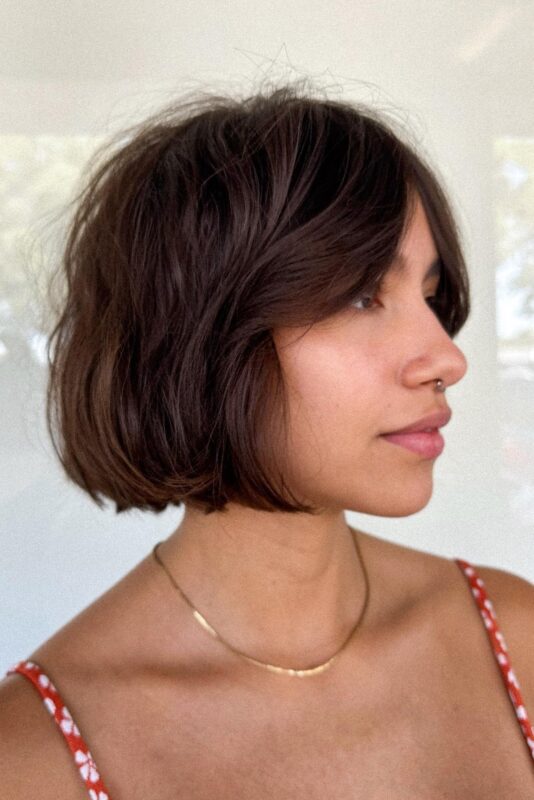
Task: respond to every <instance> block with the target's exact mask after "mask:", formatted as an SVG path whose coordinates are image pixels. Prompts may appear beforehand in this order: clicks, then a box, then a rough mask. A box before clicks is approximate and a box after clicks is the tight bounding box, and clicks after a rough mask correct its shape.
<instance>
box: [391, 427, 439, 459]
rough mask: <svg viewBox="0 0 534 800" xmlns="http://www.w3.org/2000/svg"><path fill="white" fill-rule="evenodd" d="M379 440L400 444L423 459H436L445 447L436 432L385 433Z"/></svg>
mask: <svg viewBox="0 0 534 800" xmlns="http://www.w3.org/2000/svg"><path fill="white" fill-rule="evenodd" d="M381 438H382V439H387V441H388V442H393V444H400V445H401V446H402V447H406V449H407V450H411V451H412V452H413V453H417V454H418V455H420V456H423V457H424V458H436V457H437V456H439V455H440V454H441V453H442V452H443V448H444V447H445V440H444V439H443V436H442V435H441V433H440V432H439V431H438V430H435V431H432V432H431V433H423V432H421V431H419V432H418V433H387V434H383V435H382V437H381Z"/></svg>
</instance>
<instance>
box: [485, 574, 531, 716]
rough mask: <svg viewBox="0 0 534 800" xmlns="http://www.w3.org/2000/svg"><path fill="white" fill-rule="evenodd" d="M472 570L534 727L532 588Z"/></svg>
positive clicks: (508, 576) (511, 578)
mask: <svg viewBox="0 0 534 800" xmlns="http://www.w3.org/2000/svg"><path fill="white" fill-rule="evenodd" d="M472 566H473V567H474V569H475V571H476V573H477V575H478V577H479V578H480V579H481V581H482V582H483V584H484V587H485V589H486V594H487V596H488V599H489V600H490V601H491V603H492V605H493V610H494V613H495V617H496V620H497V625H498V627H499V630H500V632H501V634H502V636H503V638H504V641H505V643H506V646H507V649H508V655H509V658H510V663H511V665H512V669H513V671H514V674H515V676H516V678H517V680H518V683H519V685H520V688H521V694H522V696H523V700H524V703H525V708H526V710H527V714H528V716H529V719H530V722H531V723H533V724H534V584H532V583H531V582H530V581H529V580H527V579H526V578H523V577H521V576H519V575H516V574H515V573H513V572H510V571H508V570H504V569H499V568H497V567H488V566H484V565H482V564H473V565H472Z"/></svg>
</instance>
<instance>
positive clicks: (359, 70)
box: [0, 0, 534, 673]
mask: <svg viewBox="0 0 534 800" xmlns="http://www.w3.org/2000/svg"><path fill="white" fill-rule="evenodd" d="M0 30H1V31H2V43H1V47H0V93H1V94H0V96H1V103H0V211H1V213H0V291H1V294H0V433H1V435H0V455H1V458H0V511H1V516H0V591H1V596H0V600H1V602H0V673H1V672H2V671H3V670H4V669H7V667H8V666H9V665H10V664H11V663H13V662H14V661H16V660H18V659H20V658H23V657H25V656H26V655H27V654H28V653H29V652H31V650H33V649H34V648H35V647H36V646H37V645H38V644H39V643H41V642H42V641H43V640H44V639H45V638H48V636H50V635H51V634H52V633H53V632H54V631H55V630H56V629H57V628H58V627H60V626H61V625H62V624H63V623H64V622H66V621H67V620H68V619H70V618H71V617H72V616H73V615H74V614H75V613H77V612H78V611H79V610H81V609H82V608H83V607H85V606H86V605H87V604H88V603H89V602H91V601H92V600H93V599H94V598H95V597H96V596H97V595H99V594H100V593H101V592H103V591H104V590H105V589H106V588H108V587H109V586H110V585H111V584H112V583H114V582H115V581H116V580H118V579H119V578H120V577H121V576H122V575H123V574H124V573H125V572H126V571H127V570H128V569H130V568H131V567H132V566H133V565H134V564H135V563H137V561H139V560H140V559H141V558H142V557H144V556H145V555H146V553H147V552H148V551H149V549H150V548H151V547H152V545H153V544H154V542H155V541H157V540H159V539H161V538H164V537H165V536H167V535H168V534H169V533H170V532H171V531H172V530H173V529H174V528H175V527H176V525H177V524H178V523H179V521H180V517H181V511H178V510H177V509H174V510H170V511H167V512H165V513H164V514H162V515H159V516H155V515H152V514H141V513H130V514H128V515H126V516H125V515H121V516H120V517H115V516H114V515H113V512H112V511H106V512H102V511H99V510H98V509H97V508H96V507H95V506H94V505H93V504H92V503H91V501H90V500H89V499H88V498H86V497H85V496H84V495H83V493H82V492H81V491H80V490H78V489H77V488H75V487H74V486H72V485H70V484H68V483H67V482H66V480H65V479H64V477H63V475H62V473H61V471H60V468H59V466H58V464H57V462H56V461H55V458H54V457H53V455H52V449H51V445H50V443H49V441H48V437H47V433H46V431H45V427H44V397H43V388H44V381H45V374H44V367H43V361H42V352H43V351H42V346H43V341H42V335H40V332H39V326H38V315H39V293H38V285H39V276H40V275H41V276H42V275H44V274H45V271H46V268H47V266H46V264H47V261H46V258H47V257H48V258H49V257H50V253H51V252H53V242H54V235H55V231H57V230H58V228H57V227H55V226H56V225H57V224H59V223H56V222H55V221H54V219H53V217H54V214H55V213H56V212H59V211H60V210H61V204H62V202H64V200H65V199H66V198H67V197H68V192H69V190H70V188H71V187H72V186H73V185H74V182H75V180H76V178H77V177H78V175H79V173H80V169H81V167H82V166H83V163H84V159H86V158H87V156H88V155H89V153H90V151H91V149H92V147H94V145H95V143H96V142H97V140H98V139H99V138H100V137H103V136H104V137H105V136H106V135H108V134H111V133H112V132H113V131H114V130H115V129H116V128H120V127H124V126H125V125H127V124H131V123H133V122H135V121H136V120H137V119H140V118H142V117H143V116H145V115H147V114H148V113H149V112H150V111H151V110H153V109H155V108H156V107H158V106H160V105H162V104H164V103H166V102H167V101H168V100H169V99H170V97H171V95H172V94H173V93H175V92H178V93H180V92H182V91H183V90H186V89H191V88H193V87H198V88H199V89H203V90H211V89H213V90H221V91H226V90H232V88H238V89H240V90H242V89H250V90H252V89H253V88H254V86H255V85H256V84H257V82H258V81H259V80H262V79H264V78H265V77H266V76H270V77H271V78H272V80H273V81H276V82H281V81H283V80H284V79H287V80H293V79H295V78H297V77H299V76H303V75H308V76H310V77H311V78H313V79H315V81H316V82H317V83H319V84H320V85H322V86H324V87H325V88H327V90H328V91H329V93H330V95H331V96H333V97H336V96H339V97H340V98H347V99H351V98H352V99H360V100H364V101H367V102H371V103H376V104H377V105H378V106H379V107H383V108H386V109H389V110H394V109H397V110H398V112H397V113H398V114H399V115H400V116H401V118H403V119H404V120H405V121H406V124H407V125H408V127H409V128H410V129H411V130H412V131H413V135H414V137H415V138H416V139H417V140H419V141H420V142H421V143H422V144H423V145H424V147H425V149H426V151H427V153H428V154H429V155H430V157H431V158H432V159H433V161H434V163H435V164H436V165H437V167H438V169H439V170H440V172H441V174H442V175H443V176H444V178H445V180H446V182H447V186H448V188H449V191H450V192H451V194H452V197H453V201H454V204H455V207H456V210H457V213H458V216H459V220H460V224H461V227H462V229H463V232H464V237H465V242H466V254H467V257H468V263H469V269H470V274H471V280H472V290H473V294H472V301H473V311H472V315H471V317H470V319H469V321H468V323H467V324H466V326H465V328H464V330H463V331H462V332H461V333H460V335H459V336H458V337H457V339H456V341H457V342H458V344H459V346H460V347H461V348H462V349H463V351H464V353H465V355H466V357H467V360H468V363H469V369H468V372H467V374H466V376H465V378H464V379H463V380H462V381H461V382H460V383H459V384H458V385H457V386H454V387H452V388H451V389H449V390H448V392H447V399H448V402H449V405H450V406H451V408H452V409H453V414H454V416H453V420H452V421H451V423H450V425H449V426H448V427H447V430H446V442H447V444H446V448H445V451H444V453H443V455H442V456H441V457H440V458H439V459H438V461H437V462H436V465H435V468H434V475H435V481H434V494H433V497H432V500H431V502H430V503H429V505H428V506H427V507H426V508H425V509H424V510H423V511H421V512H420V513H419V514H416V515H414V516H412V517H407V518H401V519H388V518H379V517H370V516H366V515H359V514H353V513H349V514H348V515H347V519H348V521H349V522H352V523H354V524H355V525H358V526H360V527H362V528H363V529H364V530H367V531H369V532H371V533H374V534H376V535H381V536H383V537H384V538H388V539H392V540H395V541H398V542H400V543H405V544H408V545H411V546H414V547H416V548H420V549H424V550H428V551H431V552H435V553H438V554H441V555H444V556H447V557H451V558H452V557H454V556H461V557H463V558H466V559H468V560H471V561H474V562H478V563H483V564H487V565H493V566H499V567H501V568H504V569H509V570H511V571H514V572H516V573H517V574H519V575H523V576H524V577H527V578H528V579H530V580H534V537H533V535H534V416H533V409H534V403H533V399H534V395H533V391H532V389H533V387H534V382H533V378H534V307H531V308H530V317H529V316H528V313H527V312H528V310H529V309H528V307H527V301H528V297H527V295H528V292H529V291H531V292H532V291H533V290H534V277H533V272H534V270H533V266H532V255H531V254H530V252H529V247H530V248H531V246H532V243H533V241H534V188H533V182H534V102H533V89H532V87H533V86H534V60H533V58H532V51H533V44H534V41H533V38H534V35H533V33H532V31H533V30H534V4H533V3H532V2H522V3H513V2H507V3H503V2H501V1H499V2H493V0H474V1H473V2H460V1H459V0H454V1H453V0H431V1H430V0H378V1H376V2H361V0H346V2H340V0H330V2H329V3H324V2H322V3H318V2H316V3H310V2H309V0H306V2H303V0H293V2H292V3H288V2H280V0H274V1H272V2H267V1H266V0H264V2H262V3H258V4H257V5H256V6H255V7H253V6H252V7H251V5H250V2H245V1H244V0H233V2H229V3H217V2H214V1H213V0H204V2H203V3H201V4H199V3H192V2H184V0H152V2H151V3H148V2H147V1H145V2H134V1H133V0H122V2H114V3H104V2H96V3H91V4H89V3H85V2H81V0H69V2H66V0H57V1H56V2H54V3H53V4H52V3H43V2H42V0H40V2H37V0H33V2H31V1H29V2H26V3H20V0H17V2H15V1H14V0H4V2H3V4H2V7H1V10H0ZM508 137H514V139H513V140H511V139H509V138H508ZM507 226H508V227H507ZM510 226H511V227H510ZM510 230H511V231H512V234H514V232H515V233H517V236H515V238H511V234H510ZM518 236H519V239H518ZM36 237H37V242H38V248H37V251H35V250H34V242H35V240H36ZM45 240H46V242H45ZM41 242H42V243H43V247H44V245H45V243H46V245H47V246H48V248H49V249H48V251H46V252H45V250H43V255H42V259H41V260H42V264H43V266H42V267H41V266H38V264H39V256H40V250H39V247H40V246H41ZM30 257H31V259H32V260H30ZM514 265H515V269H516V281H522V283H523V289H522V292H523V294H522V295H521V290H520V289H517V288H516V289H515V295H514V294H513V293H512V289H511V287H510V278H509V277H507V276H508V272H507V271H506V269H507V268H508V269H509V268H510V267H511V266H512V267H513V266H514ZM41 270H43V272H41ZM497 288H498V296H497ZM521 297H523V306H524V308H523V309H522V310H521V309H520V308H519V306H518V305H517V302H518V299H519V300H520V299H521ZM514 326H516V327H520V326H522V329H523V330H522V332H517V331H516V330H515V327H514ZM529 359H530V361H529Z"/></svg>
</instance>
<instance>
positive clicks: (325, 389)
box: [288, 350, 384, 460]
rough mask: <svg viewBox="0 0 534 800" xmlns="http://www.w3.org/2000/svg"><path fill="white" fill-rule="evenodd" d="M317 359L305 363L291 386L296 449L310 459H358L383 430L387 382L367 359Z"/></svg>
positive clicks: (330, 356)
mask: <svg viewBox="0 0 534 800" xmlns="http://www.w3.org/2000/svg"><path fill="white" fill-rule="evenodd" d="M315 356H316V357H315V358H314V359H313V360H310V362H309V363H303V360H301V361H300V362H299V364H298V368H296V369H294V370H293V373H292V380H291V384H290V385H288V390H289V392H290V410H291V413H290V420H291V431H292V439H293V445H294V446H295V447H297V449H298V450H299V452H300V454H301V455H304V453H306V454H307V456H308V457H309V458H312V457H313V456H314V455H315V458H317V457H321V458H322V459H323V460H324V459H325V458H326V459H328V460H331V459H330V455H331V453H336V452H337V453H338V454H339V455H341V454H342V452H343V451H344V450H345V449H346V448H348V449H350V451H351V452H352V453H353V454H354V453H355V450H356V451H358V450H359V449H361V448H365V445H366V443H367V442H368V441H369V440H370V439H371V438H372V437H373V436H375V435H376V434H377V433H378V432H379V431H380V430H381V419H380V405H379V404H380V402H381V401H383V398H384V392H383V386H382V382H381V379H380V378H379V376H378V375H376V374H375V372H373V370H372V368H371V365H370V363H369V361H368V360H364V359H362V358H361V357H360V358H359V359H357V358H355V357H352V358H349V357H348V356H347V355H345V357H344V358H342V357H341V356H340V354H339V353H338V352H336V353H333V352H332V350H329V351H328V352H326V353H324V354H323V356H324V357H323V358H321V359H319V358H318V357H317V354H315ZM334 460H335V459H334Z"/></svg>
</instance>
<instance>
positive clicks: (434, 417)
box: [381, 408, 452, 436]
mask: <svg viewBox="0 0 534 800" xmlns="http://www.w3.org/2000/svg"><path fill="white" fill-rule="evenodd" d="M451 417H452V411H451V410H450V409H449V408H444V409H440V410H438V411H434V412H433V413H432V414H427V415H426V416H425V417H421V419H418V420H417V422H413V423H412V424H411V425H408V426H407V427H406V428H399V429H398V430H396V431H387V433H383V434H381V435H382V436H390V435H392V434H395V435H396V434H406V433H421V432H423V431H424V430H425V428H432V429H433V431H436V429H437V428H443V427H444V426H445V425H447V424H448V423H449V422H450V419H451ZM427 435H429V434H427Z"/></svg>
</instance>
